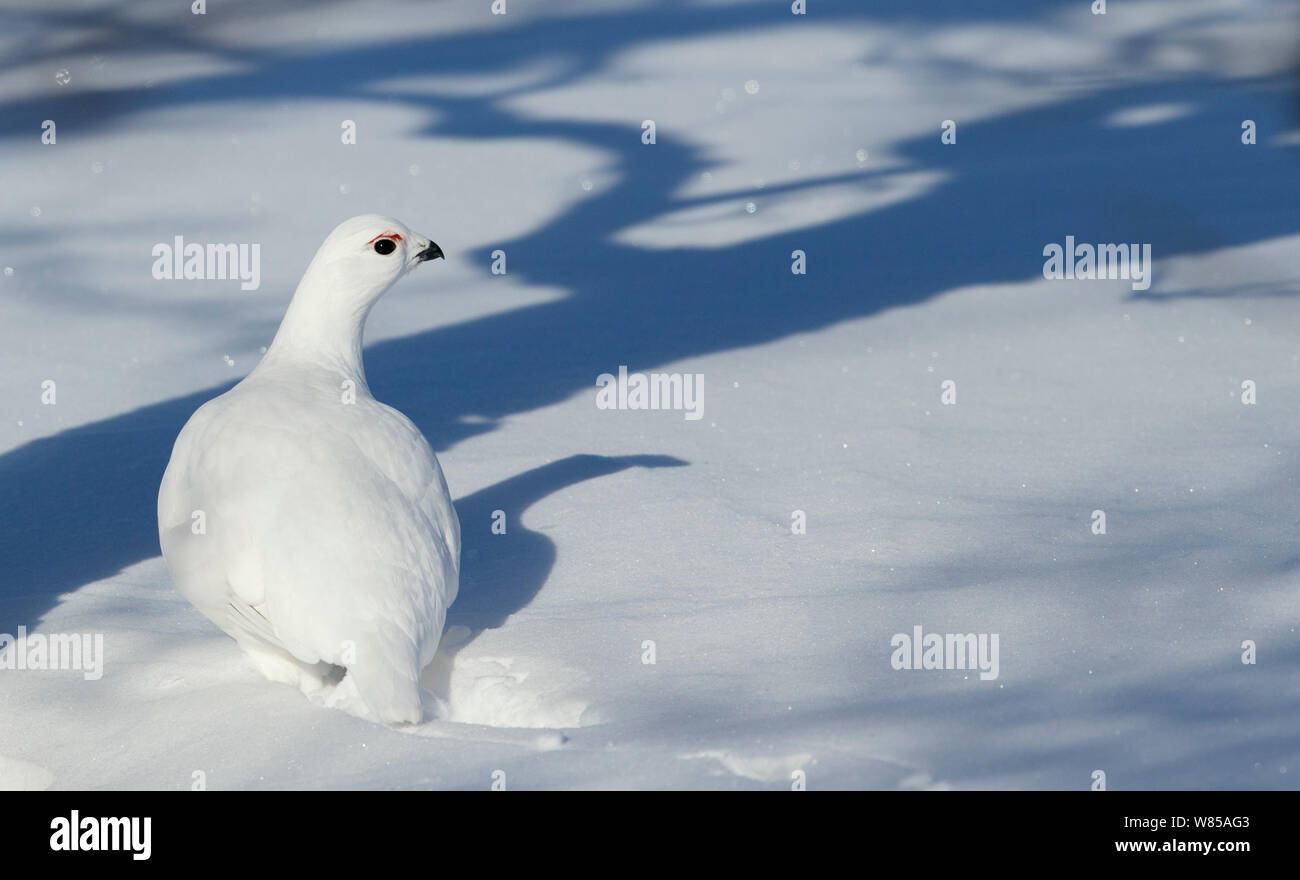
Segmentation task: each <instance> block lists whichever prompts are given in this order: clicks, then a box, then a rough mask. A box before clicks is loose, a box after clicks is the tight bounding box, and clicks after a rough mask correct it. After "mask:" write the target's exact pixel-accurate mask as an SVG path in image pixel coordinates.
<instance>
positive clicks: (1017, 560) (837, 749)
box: [0, 0, 1300, 790]
mask: <svg viewBox="0 0 1300 880" xmlns="http://www.w3.org/2000/svg"><path fill="white" fill-rule="evenodd" d="M808 5H809V7H810V9H809V14H808V15H807V16H792V15H790V12H789V5H788V4H785V3H781V2H776V3H771V2H757V0H736V2H709V3H703V2H701V3H667V2H664V3H660V2H653V0H644V2H616V0H585V2H580V3H579V2H573V3H546V4H535V3H528V2H523V0H510V2H509V4H508V8H509V12H508V14H507V15H505V16H492V15H491V14H490V13H489V11H488V7H489V4H488V3H486V2H478V0H475V2H469V0H452V2H446V3H442V4H438V10H439V14H437V15H429V14H427V10H428V6H427V4H420V3H415V2H391V3H379V2H375V3H370V2H338V3H328V4H317V5H315V6H314V7H313V8H312V9H311V10H302V9H295V8H294V6H293V5H291V4H275V3H260V4H254V3H251V2H245V3H234V2H231V3H222V4H213V3H209V4H208V6H209V12H208V14H207V15H206V16H192V15H190V14H189V12H188V9H187V8H186V4H174V3H162V2H144V3H131V4H126V3H116V2H107V0H102V2H87V3H81V4H76V8H75V9H74V10H71V11H70V10H68V9H64V8H62V6H60V7H59V8H57V9H56V8H53V7H47V5H46V4H43V3H39V2H36V0H22V2H15V3H11V4H8V6H7V7H6V9H5V10H4V11H3V12H0V34H4V35H5V36H4V37H3V38H0V39H3V40H4V45H3V54H2V56H0V57H3V62H0V109H3V111H4V112H2V113H0V137H3V139H4V148H5V160H6V161H5V163H4V164H3V166H2V167H0V193H2V194H3V195H2V196H0V266H2V267H8V268H11V269H12V270H13V271H12V273H9V272H7V271H6V272H4V274H0V401H3V407H4V409H3V416H4V418H3V419H2V420H0V486H3V488H4V500H5V504H4V505H3V507H2V508H0V560H2V562H0V571H3V574H0V632H3V633H11V634H12V633H16V632H17V627H19V626H26V627H27V628H28V629H29V630H30V631H34V632H44V633H100V634H103V636H104V650H105V659H104V671H103V676H102V678H100V679H98V680H93V681H92V680H86V679H85V678H84V676H83V675H82V674H81V673H80V672H77V671H74V670H23V671H18V670H9V669H4V668H0V705H3V706H4V707H5V710H6V711H5V712H3V713H0V743H3V745H0V786H3V787H6V788H47V787H48V788H63V789H78V788H163V789H167V788H177V789H187V788H190V787H191V786H192V785H194V784H195V780H196V779H199V778H201V779H202V780H203V782H204V784H205V785H207V786H208V787H210V788H214V789H217V788H221V789H235V788H429V787H439V788H441V787H453V788H470V789H473V788H488V787H490V786H492V785H493V784H494V781H497V780H498V779H502V778H503V779H504V781H505V784H506V786H507V787H508V788H520V789H525V788H608V787H615V788H632V787H646V788H777V789H781V788H789V787H791V785H793V784H796V782H797V779H796V777H799V776H800V775H802V777H803V778H804V779H805V780H806V784H807V787H808V788H809V789H814V790H815V789H825V788H856V787H880V788H1003V787H1015V788H1073V789H1086V788H1087V787H1088V786H1090V785H1091V784H1092V774H1093V772H1094V771H1095V770H1099V769H1100V770H1103V771H1104V772H1105V774H1106V779H1107V785H1108V787H1110V788H1115V789H1121V788H1150V787H1172V788H1207V787H1208V788H1215V787H1234V788H1235V787H1261V788H1262V787H1280V788H1294V787H1296V782H1295V780H1296V778H1297V774H1298V773H1300V735H1298V734H1297V730H1300V724H1298V722H1300V712H1297V710H1296V708H1295V703H1294V701H1293V700H1290V699H1287V695H1288V694H1292V693H1294V690H1295V683H1296V680H1297V678H1296V677H1297V664H1300V642H1298V641H1297V635H1296V623H1297V617H1300V593H1297V590H1296V589H1295V570H1296V558H1297V554H1296V551H1295V549H1294V548H1295V543H1294V535H1293V532H1294V523H1295V522H1296V521H1297V516H1296V514H1297V504H1296V502H1295V501H1294V499H1295V498H1296V494H1297V485H1296V471H1295V453H1296V442H1295V439H1294V438H1295V437H1296V434H1297V429H1298V428H1300V406H1297V403H1298V401H1297V395H1300V378H1298V372H1300V346H1298V345H1297V343H1296V338H1297V336H1296V330H1297V321H1296V312H1295V305H1294V296H1295V294H1296V293H1297V284H1296V280H1295V279H1296V278H1297V277H1300V214H1298V213H1297V211H1296V210H1295V204H1294V192H1295V186H1296V184H1297V183H1298V182H1300V163H1298V162H1297V159H1300V156H1297V153H1296V149H1297V145H1300V120H1297V117H1296V115H1295V109H1294V108H1295V106H1296V104H1295V91H1294V89H1295V82H1294V76H1293V74H1292V72H1291V68H1292V65H1293V64H1294V56H1293V51H1292V46H1291V44H1290V42H1289V41H1290V38H1291V34H1293V33H1294V27H1295V24H1296V21H1295V18H1296V12H1295V9H1294V4H1291V3H1287V2H1283V0H1279V2H1272V0H1253V2H1249V3H1244V4H1238V5H1236V6H1234V8H1233V9H1232V10H1225V9H1224V7H1223V5H1222V4H1219V3H1214V2H1209V0H1205V2H1201V0H1195V2H1193V0H1143V2H1133V3H1124V4H1120V3H1111V4H1109V6H1110V9H1109V11H1108V13H1107V15H1105V16H1092V15H1091V14H1090V13H1089V11H1088V4H1087V3H1080V2H1063V3H1058V2H1048V0H1035V2H1031V0H1025V2H1019V3H1007V2H993V0H987V2H974V0H963V2H956V0H954V2H936V3H932V4H927V5H925V7H924V8H922V7H921V6H920V5H918V4H913V3H907V2H902V0H899V2H884V3H879V4H870V5H865V4H861V3H859V2H855V0H854V2H850V0H844V2H838V0H817V2H810V3H809V4H808ZM65 69H66V70H67V71H68V72H69V78H68V82H67V84H66V85H60V84H59V82H58V80H57V79H56V73H57V72H58V71H60V70H65ZM751 80H752V81H754V82H755V83H757V85H758V89H757V91H756V92H753V93H751V91H750V90H747V89H746V87H745V85H746V83H747V82H750V81H751ZM45 119H53V120H55V121H56V123H57V125H58V129H57V131H58V141H57V143H56V144H54V145H43V144H42V143H41V141H40V132H41V122H42V121H43V120H45ZM349 119H350V120H353V121H355V122H356V123H357V131H358V137H357V143H356V145H353V146H348V145H344V144H342V143H341V142H340V125H341V123H342V122H343V121H344V120H349ZM647 119H653V120H655V122H656V127H657V140H656V143H655V144H653V145H647V144H643V143H642V142H641V123H642V122H643V121H644V120H647ZM945 119H952V120H955V121H956V122H957V132H958V142H957V144H955V145H951V146H945V145H942V144H941V143H940V140H939V135H940V123H941V122H942V121H943V120H945ZM1244 119H1251V120H1254V121H1255V123H1256V124H1257V126H1258V132H1259V137H1258V143H1257V144H1255V145H1251V146H1247V145H1243V144H1242V143H1241V123H1242V120H1244ZM860 155H862V156H864V157H865V158H864V159H861V160H860V159H859V156H860ZM749 203H752V204H753V206H754V208H755V210H754V211H753V213H749V212H747V211H746V205H747V204H749ZM37 209H39V210H37ZM366 211H380V212H383V213H385V214H388V215H391V216H395V217H399V218H402V220H403V221H404V222H406V223H408V224H409V225H411V226H412V228H415V229H418V230H420V231H421V232H422V233H425V234H427V235H429V236H430V237H431V238H433V239H434V240H435V241H437V242H438V243H439V245H441V246H442V249H443V250H444V251H445V253H446V255H447V262H446V264H445V265H444V264H443V263H438V264H436V267H435V268H436V271H433V272H430V271H428V267H426V269H425V270H424V271H422V272H416V273H414V274H413V275H412V276H411V277H410V278H408V279H406V280H405V281H404V282H403V283H402V284H400V285H399V286H397V287H396V288H395V289H394V290H393V291H391V292H390V293H389V294H388V295H387V296H386V297H385V298H384V300H383V301H381V302H380V303H379V304H378V305H377V306H376V308H375V310H374V312H373V313H372V315H371V319H370V323H369V331H368V334H367V342H368V348H367V351H366V371H367V375H368V378H369V381H370V384H371V387H372V390H373V391H374V393H375V396H376V397H377V398H378V399H379V400H381V401H384V402H386V403H389V404H391V405H393V406H394V407H396V408H397V409H399V410H401V411H402V412H404V413H406V414H407V415H408V416H410V417H411V419H412V420H413V421H414V422H415V423H416V424H417V425H418V426H419V427H420V428H421V430H422V431H423V433H424V434H425V436H426V437H427V438H428V439H429V441H430V443H431V444H432V446H433V447H434V449H435V450H436V451H437V454H438V457H439V459H440V461H441V463H442V467H443V470H444V472H445V473H446V476H447V481H448V483H449V485H450V488H451V491H452V494H453V496H454V497H455V499H456V507H457V511H458V513H459V516H460V520H461V523H462V528H463V532H464V534H463V542H464V550H463V554H462V576H461V590H460V596H459V598H458V599H457V601H456V603H455V604H454V605H453V606H452V607H451V609H450V612H449V615H448V632H447V634H446V635H445V636H444V644H443V647H442V649H441V650H440V653H439V656H438V658H437V659H436V660H435V662H434V664H433V665H432V666H431V667H430V668H428V669H426V670H425V676H424V680H425V683H426V685H429V686H431V687H432V688H433V690H434V691H435V692H437V693H438V695H439V696H440V697H441V698H443V699H445V700H446V701H447V703H448V706H449V709H450V712H451V715H450V718H449V719H448V720H445V721H437V722H430V723H426V724H423V725H419V726H415V727H409V728H404V729H390V728H387V727H384V726H380V725H376V724H373V723H370V722H366V721H363V720H360V719H357V718H354V717H351V716H349V715H347V714H345V713H343V712H339V711H332V710H327V709H323V708H321V707H318V706H315V705H313V704H311V703H310V702H309V701H307V700H306V699H304V698H303V696H302V695H301V694H300V693H298V692H297V691H296V690H294V689H291V688H289V687H286V686H283V685H277V684H273V683H270V682H268V681H266V680H265V679H263V678H262V677H261V676H260V675H259V674H258V673H257V672H256V670H254V669H253V668H252V667H251V666H250V665H249V664H248V663H247V661H246V660H245V659H244V657H243V656H242V654H241V653H240V651H239V649H238V647H237V646H236V645H235V644H234V642H233V641H232V640H231V639H230V638H229V637H227V636H226V635H225V634H223V633H222V632H220V631H219V630H217V629H216V628H215V627H214V626H212V625H211V624H210V623H209V622H208V621H206V620H205V619H204V618H203V617H202V616H201V615H199V614H198V613H197V612H196V611H194V609H193V608H192V607H191V606H189V605H188V604H187V603H186V602H185V601H184V600H183V599H182V598H181V597H180V596H179V595H177V593H176V592H175V590H174V588H173V586H172V585H171V582H170V579H169V577H168V575H167V570H166V566H165V565H164V564H163V561H162V559H161V558H160V557H159V550H158V543H157V536H156V523H155V518H154V501H155V498H156V493H157V489H158V483H159V480H160V478H161V476H162V472H163V468H164V467H165V465H166V462H167V456H168V453H169V452H170V449H171V444H172V442H173V441H174V439H175V437H176V434H177V432H178V431H179V429H180V427H181V425H182V424H184V422H185V421H186V419H188V418H189V416H190V415H191V414H192V413H193V411H194V410H195V409H197V407H198V406H199V405H201V404H202V403H203V402H204V401H206V400H208V399H210V398H212V397H214V396H216V395H217V394H218V393H220V392H222V391H224V390H225V389H226V388H228V387H229V386H230V385H231V384H233V383H234V382H236V381H238V380H239V379H240V378H242V377H243V376H244V375H246V374H247V373H248V372H249V371H250V370H251V369H252V368H253V367H254V366H255V365H256V364H257V362H258V360H259V358H260V357H261V354H262V351H263V349H264V348H265V347H266V346H267V345H269V344H270V341H271V337H272V336H273V335H274V332H275V328H276V326H277V325H278V323H279V320H280V318H281V316H282V315H283V313H284V309H285V306H286V305H287V303H288V298H289V295H290V294H291V292H292V290H293V286H294V284H296V282H297V280H298V278H299V277H300V275H301V274H302V271H303V269H304V268H305V265H306V262H307V260H308V259H309V258H310V255H311V253H312V252H313V251H314V249H315V247H316V246H317V245H318V244H319V242H320V240H321V239H322V238H323V236H324V235H325V234H326V233H327V232H328V231H329V229H330V228H332V227H333V226H334V225H335V224H336V223H338V222H339V221H341V220H343V219H345V218H346V217H349V216H352V215H355V214H359V213H363V212H366ZM176 235H183V236H184V237H185V239H186V241H203V242H235V243H260V245H261V254H262V266H261V269H262V272H261V285H260V288H259V289H258V290H257V291H251V292H244V291H240V290H239V284H238V282H237V281H188V282H185V281H155V280H153V278H152V277H151V275H150V267H151V265H152V262H153V258H152V257H151V256H150V253H151V248H152V247H153V245H154V244H155V243H158V242H171V241H172V239H173V237H174V236H176ZM1067 235H1073V236H1075V237H1076V238H1077V239H1078V240H1079V241H1087V242H1094V243H1095V242H1137V243H1142V242H1146V243H1150V244H1151V245H1152V251H1153V258H1154V261H1155V269H1154V283H1153V284H1152V286H1151V288H1150V289H1149V290H1146V291H1135V290H1133V289H1132V287H1131V285H1130V283H1129V282H1128V281H1125V280H1107V281H1048V280H1045V279H1044V278H1043V276H1042V271H1041V269H1042V263H1043V258H1042V256H1041V254H1042V249H1043V247H1044V246H1045V245H1047V244H1049V243H1053V242H1063V241H1064V240H1065V236H1067ZM497 249H501V250H504V251H505V252H506V255H507V265H508V273H507V274H505V275H493V274H492V273H491V271H490V266H491V264H492V260H493V257H492V252H493V251H495V250H497ZM795 249H802V250H805V251H806V253H807V261H808V274H807V275H806V276H795V275H792V274H791V272H790V264H791V252H792V251H794V250H795ZM620 365H627V366H628V369H629V371H641V372H665V373H689V374H702V375H703V376H704V377H705V386H706V387H705V396H704V416H703V418H702V419H700V420H699V421H689V420H686V419H683V417H682V413H681V412H679V411H644V412H637V411H626V410H601V409H598V408H597V407H596V405H595V392H596V387H595V380H596V377H597V376H598V375H600V374H602V373H617V372H618V368H619V366H620ZM444 375H451V376H455V377H456V380H455V381H451V382H447V381H440V380H439V379H438V378H437V377H439V376H444ZM46 380H53V381H54V382H55V387H56V389H57V402H56V403H55V404H54V405H45V404H43V403H42V383H43V382H45V381H46ZM945 380H952V381H954V382H955V383H956V388H957V403H956V404H955V405H951V406H949V405H944V404H943V403H941V401H940V394H941V385H940V383H941V382H943V381H945ZM1245 380H1251V381H1253V382H1255V383H1256V385H1257V389H1258V402H1257V404H1255V405H1243V404H1242V402H1241V395H1242V393H1243V390H1242V382H1243V381H1245ZM496 510H502V511H504V512H505V514H506V533H505V534H504V535H501V534H494V533H493V531H492V523H493V512H494V511H496ZM796 510H802V511H805V512H806V514H807V533H806V534H802V535H796V534H792V533H791V522H792V513H793V512H794V511H796ZM1094 510H1104V511H1105V513H1106V517H1107V532H1106V534H1104V535H1095V534H1093V533H1092V531H1091V529H1090V526H1091V523H1092V519H1091V517H1092V512H1093V511H1094ZM917 625H920V626H922V627H924V629H925V631H927V632H936V633H996V634H998V635H999V637H1000V645H1001V657H1000V674H999V677H998V678H997V679H996V680H991V681H981V680H980V678H979V676H978V674H977V673H975V672H974V671H963V670H942V671H939V670H931V671H899V670H895V669H893V668H891V664H890V656H891V653H892V649H891V647H890V639H891V637H892V636H893V635H894V634H896V633H911V632H912V628H913V627H914V626H917ZM1246 640H1252V641H1253V642H1255V643H1256V645H1257V647H1258V662H1257V663H1255V664H1253V665H1247V664H1243V663H1242V662H1241V655H1242V652H1243V648H1242V643H1243V642H1244V641H1246ZM650 643H652V644H650ZM647 652H652V653H653V659H654V661H655V662H654V663H647V662H643V661H644V660H645V659H647V657H648V653H647ZM498 771H500V773H498ZM502 773H503V774H504V776H503V777H502V776H501V775H500V774H502ZM196 774H199V776H196ZM494 774H495V775H494Z"/></svg>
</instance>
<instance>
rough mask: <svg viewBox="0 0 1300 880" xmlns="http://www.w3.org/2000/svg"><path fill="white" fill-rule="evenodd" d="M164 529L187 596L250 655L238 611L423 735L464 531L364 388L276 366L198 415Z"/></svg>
mask: <svg viewBox="0 0 1300 880" xmlns="http://www.w3.org/2000/svg"><path fill="white" fill-rule="evenodd" d="M158 522H159V537H160V542H161V544H162V549H163V555H164V556H165V557H166V559H167V563H168V566H169V567H170V569H171V571H172V575H173V579H174V580H175V582H176V584H177V587H178V589H179V590H180V592H181V594H182V595H184V596H185V597H186V598H187V599H189V600H190V601H191V602H193V603H194V604H195V605H196V606H197V607H198V608H199V609H200V610H201V611H203V612H204V614H206V615H207V616H208V617H209V618H211V619H212V620H214V622H216V623H217V624H218V625H220V626H222V628H223V629H225V630H226V631H227V632H230V633H231V634H232V635H235V636H236V638H238V639H240V642H241V644H243V645H245V647H248V641H249V639H250V635H249V633H248V630H249V629H250V627H249V626H248V624H247V622H246V621H245V620H241V615H240V614H232V613H231V607H232V605H233V606H234V607H236V608H237V609H238V610H239V611H240V612H241V613H242V612H245V611H246V610H249V609H251V610H252V612H254V614H255V615H257V616H255V617H253V618H252V619H253V620H254V621H257V620H262V619H264V620H265V621H266V623H267V625H268V627H269V630H268V631H269V633H271V634H272V635H273V638H274V639H275V640H277V641H278V643H279V645H280V646H281V647H282V648H283V650H284V651H286V652H288V653H289V654H291V655H292V656H293V657H294V658H296V660H297V661H300V662H302V663H305V664H315V663H329V664H334V665H336V666H343V667H345V668H347V670H348V673H347V675H348V677H350V678H351V679H352V681H351V682H350V683H349V686H350V687H353V688H355V690H356V691H357V692H358V693H359V694H360V696H361V698H362V700H363V701H364V702H365V704H366V706H367V707H368V708H369V710H370V712H371V713H373V714H374V715H375V716H376V717H378V718H379V719H380V720H385V721H414V720H418V718H419V684H418V679H419V674H420V669H421V668H422V667H423V666H424V665H425V664H426V663H427V662H428V661H429V660H430V659H431V658H432V655H433V653H434V651H435V650H436V648H437V643H438V639H439V637H440V635H441V632H442V627H443V623H444V620H445V617H446V611H447V607H448V606H449V605H450V604H451V602H452V601H454V599H455V597H456V592H457V588H458V576H459V558H460V527H459V522H458V521H457V518H456V513H455V509H454V508H453V507H452V504H451V499H450V495H449V493H448V491H447V486H446V482H445V480H444V478H443V475H442V471H441V468H440V467H439V465H438V461H437V459H436V458H435V456H434V454H433V451H432V450H431V449H430V447H429V445H428V443H427V441H425V439H424V437H423V436H422V435H421V434H420V432H419V430H418V429H417V428H416V427H415V426H414V425H413V424H411V422H410V421H409V420H408V419H407V418H406V417H405V416H403V415H402V414H401V413H399V412H397V411H396V410H394V409H392V408H391V407H388V406H385V405H384V404H381V403H379V402H377V401H375V400H374V399H373V398H372V397H370V395H369V393H368V392H367V391H366V390H365V387H364V383H362V384H361V386H360V387H355V386H354V387H352V388H349V387H347V384H346V383H343V382H341V381H340V379H339V377H338V375H337V374H335V373H332V372H330V371H327V370H321V369H318V368H312V367H301V368H299V367H291V366H288V365H278V368H276V369H266V370H263V369H259V370H257V371H254V373H252V374H251V375H250V376H249V377H248V378H247V379H245V381H244V382H242V383H240V385H238V386H236V387H235V388H234V389H232V390H231V391H229V392H227V393H226V394H224V395H222V396H220V397H218V398H216V399H214V400H212V401H210V402H208V403H207V404H205V405H204V406H203V407H202V408H200V409H199V410H198V412H196V413H195V414H194V416H193V417H192V418H191V419H190V421H189V422H188V423H187V424H186V426H185V428H184V429H183V430H182V431H181V434H180V436H179V437H178V438H177V441H176V445H175V448H174V449H173V452H172V458H171V462H170V463H169V465H168V468H167V472H166V474H165V475H164V478H163V484H162V488H161V490H160V493H159V499H158ZM263 636H265V634H263ZM413 701H414V702H413Z"/></svg>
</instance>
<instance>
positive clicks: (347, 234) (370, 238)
mask: <svg viewBox="0 0 1300 880" xmlns="http://www.w3.org/2000/svg"><path fill="white" fill-rule="evenodd" d="M442 258H443V255H442V248H440V247H438V246H437V245H436V244H434V243H433V242H432V241H430V240H429V239H428V238H426V237H425V236H423V235H420V234H419V233H415V232H412V231H411V230H409V229H407V228H406V225H405V224H403V223H401V222H399V221H397V220H394V219H393V218H391V217H383V216H381V215H379V214H362V215H361V216H359V217H353V218H352V219H350V220H344V221H343V222H342V223H340V224H339V225H338V226H336V227H334V231H333V232H331V233H330V234H329V236H328V237H326V239H325V242H324V244H322V245H321V246H320V250H318V251H317V252H316V257H315V259H313V260H312V264H311V267H310V268H309V270H308V271H309V273H310V274H311V275H313V276H314V277H313V279H312V280H313V282H315V283H316V284H324V285H326V286H328V287H329V288H331V289H332V290H333V292H335V293H336V294H338V295H348V296H355V297H357V299H358V302H357V303H356V304H357V305H367V306H368V305H369V304H370V303H372V302H374V300H376V299H378V298H379V296H380V295H382V294H383V293H384V291H386V290H388V288H389V287H391V286H392V284H393V282H395V281H396V280H397V279H398V278H401V277H402V276H403V275H405V274H406V273H407V272H409V271H411V269H413V268H415V267H416V266H417V265H419V264H420V263H423V262H425V261H427V260H437V259H442Z"/></svg>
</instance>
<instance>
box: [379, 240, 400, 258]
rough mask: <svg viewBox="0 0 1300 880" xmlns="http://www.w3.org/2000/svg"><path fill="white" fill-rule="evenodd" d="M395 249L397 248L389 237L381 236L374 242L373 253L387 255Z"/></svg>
mask: <svg viewBox="0 0 1300 880" xmlns="http://www.w3.org/2000/svg"><path fill="white" fill-rule="evenodd" d="M395 250H397V245H396V244H395V243H394V242H393V240H392V239H391V238H381V239H379V241H377V242H375V253H377V254H384V255H385V256H387V255H388V254H391V253H392V252H393V251H395Z"/></svg>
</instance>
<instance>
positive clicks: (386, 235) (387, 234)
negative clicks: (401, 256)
mask: <svg viewBox="0 0 1300 880" xmlns="http://www.w3.org/2000/svg"><path fill="white" fill-rule="evenodd" d="M381 238H391V239H392V240H393V241H401V240H402V237H401V236H400V235H398V234H397V233H396V232H381V233H379V234H378V235H376V236H375V237H374V238H372V239H370V241H368V242H366V244H374V243H375V242H377V241H379V239H381Z"/></svg>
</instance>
